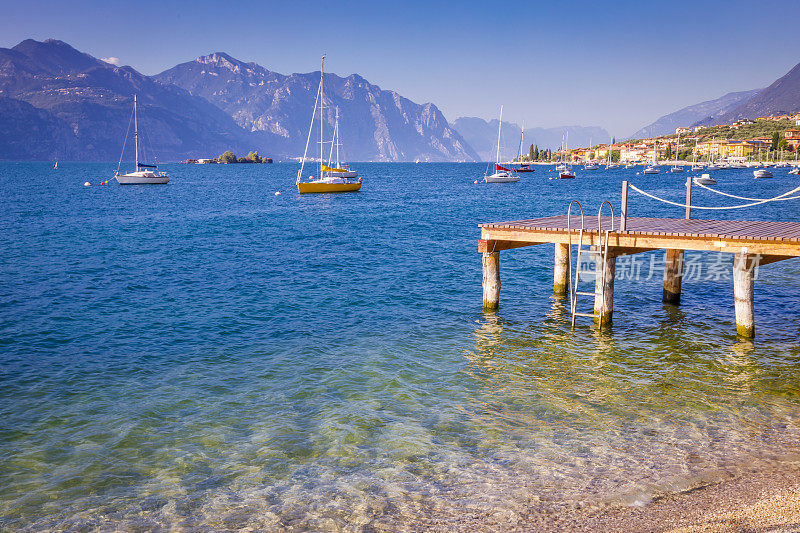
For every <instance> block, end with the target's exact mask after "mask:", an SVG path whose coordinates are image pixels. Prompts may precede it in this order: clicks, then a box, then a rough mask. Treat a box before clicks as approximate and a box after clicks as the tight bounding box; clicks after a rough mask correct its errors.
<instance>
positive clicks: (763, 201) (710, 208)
mask: <svg viewBox="0 0 800 533" xmlns="http://www.w3.org/2000/svg"><path fill="white" fill-rule="evenodd" d="M629 186H630V188H631V189H633V190H634V191H636V192H638V193H639V194H642V195H644V196H647V197H649V198H652V199H653V200H657V201H659V202H663V203H665V204H669V205H674V206H675V207H683V208H687V207H688V208H690V209H702V210H708V211H714V210H725V209H743V208H745V207H753V206H756V205H761V204H766V203H769V202H776V201H781V200H794V199H796V198H798V197H792V198H787V196H789V195H790V194H794V193H796V192H798V191H800V187H795V188H794V189H792V190H791V191H788V192H785V193H783V194H780V195H778V196H775V197H773V198H765V199H758V200H756V199H754V198H744V197H742V198H741V199H743V200H756V201H754V202H751V203H749V204H741V205H727V206H699V205H689V204H682V203H678V202H673V201H671V200H666V199H664V198H660V197H658V196H656V195H654V194H650V193H649V192H645V191H643V190H641V189H640V188H638V187H637V186H635V185H634V184H632V183H630V184H629ZM714 192H716V191H714Z"/></svg>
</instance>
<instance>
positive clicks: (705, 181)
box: [692, 174, 717, 185]
mask: <svg viewBox="0 0 800 533" xmlns="http://www.w3.org/2000/svg"><path fill="white" fill-rule="evenodd" d="M692 181H694V182H695V183H696V184H698V185H716V184H717V180H715V179H714V178H712V177H711V174H703V175H701V176H699V177H696V178H693V179H692Z"/></svg>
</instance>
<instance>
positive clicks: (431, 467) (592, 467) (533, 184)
mask: <svg viewBox="0 0 800 533" xmlns="http://www.w3.org/2000/svg"><path fill="white" fill-rule="evenodd" d="M115 166H116V165H112V164H70V163H62V164H60V168H59V169H58V170H57V171H53V170H52V169H51V168H50V165H49V164H46V163H0V187H1V188H2V192H3V194H2V197H0V204H1V205H0V249H2V253H0V353H2V356H0V357H1V359H0V362H1V363H2V364H1V365H0V380H1V381H0V383H2V387H0V527H3V528H10V529H18V528H30V529H66V528H71V529H119V528H123V529H136V528H144V529H151V528H159V527H165V528H166V527H183V528H193V529H204V530H219V529H226V528H227V529H237V528H243V527H254V528H263V529H270V530H282V529H318V530H335V529H337V528H341V529H345V530H373V529H395V528H397V527H400V526H401V525H402V526H404V527H407V528H409V529H423V528H425V527H429V526H437V527H445V528H464V529H475V530H481V529H482V528H483V527H484V526H485V524H489V523H491V524H500V525H501V526H503V527H510V526H515V525H520V524H524V523H525V520H526V519H527V518H529V517H530V516H531V515H532V514H538V513H541V514H546V513H551V512H557V511H558V510H559V509H561V508H563V507H565V506H567V507H575V506H593V505H600V504H623V505H629V504H641V503H646V502H647V501H649V500H650V499H651V498H652V497H654V496H655V495H658V494H660V493H662V492H664V491H671V490H680V489H682V488H686V487H689V486H692V485H693V484H695V483H697V482H698V481H700V480H706V479H718V478H720V477H724V476H728V475H732V474H736V473H738V472H740V471H743V470H747V469H751V468H759V467H760V466H763V465H766V464H772V463H774V462H778V461H781V460H783V459H785V458H787V457H789V456H791V455H792V454H793V453H795V451H796V449H797V444H798V436H800V410H799V409H798V407H800V387H799V386H798V380H797V376H798V371H800V343H799V342H798V339H800V312H799V311H800V302H798V297H797V295H798V293H799V292H800V261H798V260H790V261H785V262H779V263H775V264H771V265H768V266H766V267H763V268H762V269H761V270H760V272H759V280H758V281H757V283H756V313H757V317H756V326H757V338H756V340H755V341H754V342H752V343H751V342H746V341H742V340H739V339H737V338H736V336H735V334H734V333H735V326H734V323H733V295H732V286H731V282H730V280H728V279H719V280H714V279H709V280H706V279H702V280H687V282H686V283H685V285H684V296H683V305H682V306H681V307H680V308H671V307H665V306H663V305H662V304H661V302H660V300H661V298H660V296H661V286H660V281H659V278H658V276H654V277H653V278H652V279H649V280H647V279H640V280H638V281H636V280H619V281H618V282H617V288H616V295H615V317H614V318H615V321H614V326H613V329H612V330H611V331H610V332H609V333H604V334H599V333H598V332H596V331H595V330H594V329H592V328H591V327H590V326H589V325H588V324H587V323H579V325H578V327H577V328H576V330H575V332H571V331H570V328H569V320H568V316H567V314H566V311H565V307H564V302H562V301H558V300H554V299H552V298H551V292H552V247H551V246H546V247H545V246H542V247H531V248H526V249H519V250H512V251H508V252H503V253H502V254H501V270H502V279H503V291H502V296H501V309H500V311H499V312H498V313H497V314H496V315H495V314H483V313H482V312H481V308H480V307H481V270H480V264H481V260H480V255H479V254H478V253H477V239H478V236H479V230H478V228H477V225H478V224H479V223H481V222H488V221H500V220H512V219H519V218H530V217H534V216H545V215H553V214H561V213H564V212H566V207H567V204H568V203H569V201H570V200H572V199H579V200H581V201H582V202H584V205H585V206H586V207H587V212H589V213H591V214H592V215H594V214H595V213H596V209H597V207H599V204H600V202H601V201H602V200H604V199H610V200H612V201H613V202H614V204H615V205H618V204H619V189H620V181H621V180H622V179H623V178H630V179H631V180H632V181H633V182H634V183H636V184H637V185H638V186H640V187H642V188H645V189H647V190H649V191H652V192H654V193H656V194H659V195H662V196H667V197H670V198H672V199H675V200H681V199H682V195H683V191H682V184H683V181H684V180H685V174H683V175H676V176H674V177H673V176H670V175H659V176H635V171H631V170H623V169H620V170H618V171H611V172H607V171H595V172H592V173H580V172H579V178H578V179H576V180H575V181H574V182H565V181H557V180H548V179H547V178H548V175H550V176H551V175H552V173H549V174H548V172H547V171H546V168H545V169H539V170H537V172H535V173H533V174H527V175H525V176H524V177H523V181H521V182H520V183H518V184H506V185H485V184H482V185H474V184H473V180H474V179H476V177H478V176H482V175H483V171H484V166H483V165H470V164H419V165H414V164H363V165H359V169H360V170H362V173H363V174H365V175H366V179H365V182H364V190H363V191H362V192H361V193H359V194H350V195H333V196H330V195H309V196H303V197H299V196H298V195H297V193H296V189H295V188H294V176H295V173H296V166H295V165H288V164H286V165H284V164H276V165H271V166H267V165H260V166H249V165H240V166H197V165H172V166H171V167H170V168H168V170H169V171H170V172H171V173H172V175H173V180H172V182H171V183H170V184H169V185H167V186H165V187H155V186H150V187H119V186H115V185H109V186H102V187H101V186H97V185H93V186H91V187H83V186H82V184H83V182H84V181H90V182H92V183H93V184H95V183H96V182H98V181H100V179H101V178H102V179H106V178H108V176H110V175H111V172H112V171H113V168H114V167H115ZM775 172H776V177H775V179H773V180H759V181H756V180H753V179H752V177H751V174H750V173H749V172H748V171H723V172H719V173H718V174H717V176H718V178H719V179H720V185H719V188H721V189H724V190H727V191H733V192H741V191H746V192H747V193H748V194H746V195H754V196H759V195H764V196H767V195H772V193H777V192H784V191H785V190H788V189H791V188H793V187H794V186H796V180H794V178H795V177H794V176H788V175H787V174H786V171H785V170H776V171H775ZM275 191H282V194H281V195H279V196H276V195H275V194H274V193H275ZM695 201H696V202H697V203H703V204H706V205H711V204H719V203H733V202H724V201H721V200H718V199H717V198H713V197H712V196H711V194H710V193H708V192H705V191H695ZM629 210H630V214H631V215H632V216H655V215H664V216H681V215H682V213H680V210H678V209H676V208H669V207H666V206H660V205H657V204H654V203H653V202H651V201H650V200H646V199H643V198H642V197H635V196H633V195H632V196H631V200H630V208H629ZM799 213H800V206H798V205H793V203H792V202H784V203H781V204H771V205H768V206H764V207H760V208H757V209H753V210H746V211H744V212H742V211H739V212H736V211H728V212H722V213H721V214H720V215H718V217H720V218H722V217H725V218H728V217H739V218H752V219H776V218H780V219H793V220H796V219H797V218H798V214H799ZM651 255H654V254H645V255H644V256H643V260H649V257H650V256H651ZM699 258H700V259H702V260H703V261H705V262H706V263H708V262H711V261H712V260H713V257H712V256H711V254H699Z"/></svg>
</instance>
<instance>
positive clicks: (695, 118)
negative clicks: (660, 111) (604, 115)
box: [630, 89, 760, 139]
mask: <svg viewBox="0 0 800 533" xmlns="http://www.w3.org/2000/svg"><path fill="white" fill-rule="evenodd" d="M759 91H760V89H753V90H751V91H740V92H735V93H728V94H726V95H725V96H722V97H720V98H717V99H716V100H709V101H707V102H701V103H699V104H694V105H690V106H688V107H684V108H683V109H679V110H678V111H675V112H674V113H670V114H668V115H664V116H663V117H661V118H659V119H658V120H656V121H655V122H653V123H652V124H648V125H647V126H645V127H643V128H642V129H640V130H639V131H637V132H635V133H634V134H633V135H631V136H630V138H631V139H642V138H646V137H658V136H660V135H671V134H673V133H675V129H676V128H679V127H688V126H692V125H694V124H697V123H698V122H702V121H710V122H714V124H717V123H718V122H716V121H718V120H720V118H721V117H723V116H724V115H725V114H727V113H728V112H730V111H731V110H732V109H735V108H736V107H737V106H739V105H740V104H741V103H742V102H746V101H747V100H749V99H751V98H752V97H753V96H755V95H756V94H758V92H759Z"/></svg>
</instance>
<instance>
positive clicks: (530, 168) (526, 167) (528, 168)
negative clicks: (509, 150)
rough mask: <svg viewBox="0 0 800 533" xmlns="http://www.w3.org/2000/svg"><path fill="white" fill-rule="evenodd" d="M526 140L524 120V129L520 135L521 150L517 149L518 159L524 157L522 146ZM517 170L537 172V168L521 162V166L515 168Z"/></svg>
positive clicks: (523, 123) (523, 122)
mask: <svg viewBox="0 0 800 533" xmlns="http://www.w3.org/2000/svg"><path fill="white" fill-rule="evenodd" d="M524 141H525V121H524V120H523V121H522V131H521V132H520V135H519V150H517V161H519V160H520V159H522V146H523V142H524ZM514 170H515V171H516V172H535V171H536V169H535V168H533V165H531V164H529V163H520V165H519V167H517V168H516V169H514Z"/></svg>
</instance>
